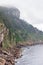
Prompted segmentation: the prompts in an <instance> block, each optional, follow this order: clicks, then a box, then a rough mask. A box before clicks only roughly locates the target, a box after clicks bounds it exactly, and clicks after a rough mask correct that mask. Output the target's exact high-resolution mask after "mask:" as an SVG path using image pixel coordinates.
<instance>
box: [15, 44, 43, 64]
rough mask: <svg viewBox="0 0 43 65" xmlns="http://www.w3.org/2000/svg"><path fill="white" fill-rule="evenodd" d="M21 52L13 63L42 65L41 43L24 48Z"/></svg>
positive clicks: (42, 48) (42, 51)
mask: <svg viewBox="0 0 43 65" xmlns="http://www.w3.org/2000/svg"><path fill="white" fill-rule="evenodd" d="M22 54H23V56H22V58H20V59H18V60H17V63H16V64H15V65H43V45H36V46H30V47H27V48H24V51H23V53H22Z"/></svg>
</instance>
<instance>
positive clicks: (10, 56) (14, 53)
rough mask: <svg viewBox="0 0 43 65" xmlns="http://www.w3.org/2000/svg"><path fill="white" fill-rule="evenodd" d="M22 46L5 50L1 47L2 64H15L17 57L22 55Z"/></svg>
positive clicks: (0, 60)
mask: <svg viewBox="0 0 43 65" xmlns="http://www.w3.org/2000/svg"><path fill="white" fill-rule="evenodd" d="M20 53H21V51H20V48H16V47H14V48H9V49H7V50H3V49H2V48H0V65H15V62H16V61H15V59H17V58H19V57H20V56H21V54H20Z"/></svg>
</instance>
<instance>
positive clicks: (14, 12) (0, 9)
mask: <svg viewBox="0 0 43 65" xmlns="http://www.w3.org/2000/svg"><path fill="white" fill-rule="evenodd" d="M0 13H4V14H5V15H12V16H14V17H17V18H19V17H20V11H19V10H18V9H17V8H8V7H0Z"/></svg>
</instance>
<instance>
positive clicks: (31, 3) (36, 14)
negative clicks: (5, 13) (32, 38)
mask: <svg viewBox="0 0 43 65" xmlns="http://www.w3.org/2000/svg"><path fill="white" fill-rule="evenodd" d="M0 5H2V6H14V7H17V8H18V9H19V10H20V12H21V18H22V19H25V20H26V21H27V22H28V23H30V24H32V25H33V26H35V27H37V28H38V29H40V30H43V0H0Z"/></svg>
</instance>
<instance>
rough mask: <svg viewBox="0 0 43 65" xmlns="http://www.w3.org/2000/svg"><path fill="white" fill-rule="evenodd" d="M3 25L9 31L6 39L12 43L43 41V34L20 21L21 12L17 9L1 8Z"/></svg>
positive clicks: (0, 19) (0, 14) (0, 20)
mask: <svg viewBox="0 0 43 65" xmlns="http://www.w3.org/2000/svg"><path fill="white" fill-rule="evenodd" d="M1 23H2V24H4V25H5V27H6V28H7V29H8V30H9V33H8V35H7V37H8V38H6V39H9V40H10V41H11V42H10V43H12V41H13V43H19V42H22V43H23V42H27V41H28V42H30V41H32V42H36V41H37V42H38V41H39V42H41V41H43V32H42V31H40V30H38V29H37V28H34V27H33V26H32V25H30V24H28V23H26V21H24V20H22V19H20V11H19V10H18V9H16V8H7V7H0V24H1ZM0 29H1V27H0ZM6 42H7V41H6Z"/></svg>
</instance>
